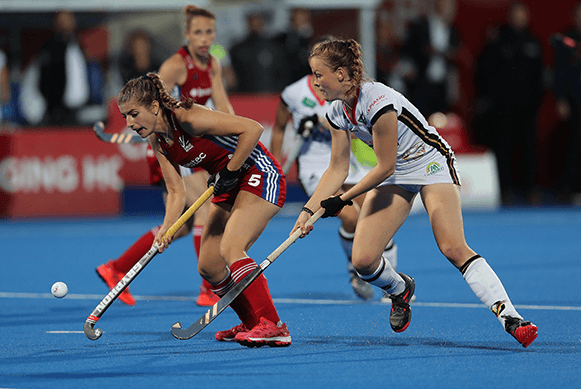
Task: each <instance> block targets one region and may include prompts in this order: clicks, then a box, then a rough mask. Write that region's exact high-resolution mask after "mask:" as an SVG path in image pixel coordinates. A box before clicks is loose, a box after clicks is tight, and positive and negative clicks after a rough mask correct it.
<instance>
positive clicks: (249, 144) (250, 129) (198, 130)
mask: <svg viewBox="0 0 581 389" xmlns="http://www.w3.org/2000/svg"><path fill="white" fill-rule="evenodd" d="M176 115H177V118H178V120H179V121H180V123H181V124H182V128H183V129H184V131H186V132H188V133H189V134H190V135H192V136H200V135H204V134H207V135H215V136H237V137H238V146H237V147H236V150H235V152H234V155H233V156H232V159H230V162H229V163H228V169H229V170H231V171H234V170H238V169H240V168H241V167H242V165H243V164H244V162H245V161H246V159H247V158H248V157H249V156H250V153H251V152H252V151H253V150H254V148H255V147H256V145H257V143H258V140H259V139H260V136H261V135H262V132H263V131H264V128H263V127H262V125H261V124H260V123H258V122H257V121H255V120H252V119H248V118H245V117H242V116H236V115H230V114H226V113H223V112H219V111H214V110H212V109H211V108H208V107H205V106H203V105H199V104H194V105H193V106H192V108H190V109H189V110H184V109H179V110H177V111H176Z"/></svg>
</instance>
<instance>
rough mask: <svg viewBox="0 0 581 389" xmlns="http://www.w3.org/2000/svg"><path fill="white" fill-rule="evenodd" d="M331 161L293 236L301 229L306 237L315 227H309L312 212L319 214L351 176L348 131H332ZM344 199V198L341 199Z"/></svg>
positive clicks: (301, 214) (298, 220)
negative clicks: (322, 203) (324, 203)
mask: <svg viewBox="0 0 581 389" xmlns="http://www.w3.org/2000/svg"><path fill="white" fill-rule="evenodd" d="M331 137H332V143H331V161H330V163H329V167H328V168H327V170H325V173H323V175H322V176H321V180H320V181H319V184H318V185H317V189H315V192H314V193H313V195H312V196H311V198H310V199H309V201H307V203H306V204H305V208H307V209H308V212H301V213H300V214H299V217H298V218H297V221H296V222H295V225H294V227H293V229H292V230H291V235H292V234H293V233H294V232H295V231H296V230H297V229H299V228H300V229H301V231H302V235H301V237H304V236H306V235H307V234H308V233H309V232H310V231H311V230H312V229H313V226H312V225H311V226H307V224H306V223H307V220H309V219H310V217H311V215H310V212H313V213H315V212H317V211H318V210H319V208H321V201H322V200H325V199H327V198H329V197H331V196H333V195H335V193H337V191H338V190H339V189H340V188H341V186H342V185H343V183H344V182H345V179H346V178H347V176H348V175H349V160H350V158H351V134H350V133H349V132H348V131H341V130H336V129H332V130H331ZM341 198H343V197H341Z"/></svg>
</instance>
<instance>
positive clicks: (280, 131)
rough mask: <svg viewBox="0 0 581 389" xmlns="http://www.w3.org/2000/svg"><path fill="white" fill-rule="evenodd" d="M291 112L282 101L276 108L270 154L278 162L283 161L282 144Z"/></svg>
mask: <svg viewBox="0 0 581 389" xmlns="http://www.w3.org/2000/svg"><path fill="white" fill-rule="evenodd" d="M291 116H292V114H291V112H290V111H289V109H288V107H287V106H286V104H285V103H284V102H283V101H282V100H281V101H280V102H279V103H278V107H277V108H276V118H275V120H274V127H273V129H272V138H271V140H270V147H269V150H270V152H271V153H272V154H273V155H274V157H275V158H276V159H277V160H278V161H282V142H283V139H284V131H285V129H286V125H287V123H288V122H289V120H290V119H291Z"/></svg>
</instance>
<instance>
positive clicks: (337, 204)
mask: <svg viewBox="0 0 581 389" xmlns="http://www.w3.org/2000/svg"><path fill="white" fill-rule="evenodd" d="M346 205H353V201H351V200H349V201H343V200H341V197H339V196H335V197H329V198H328V199H326V200H323V201H321V207H323V208H325V213H324V214H323V216H321V217H322V218H326V217H329V216H337V215H338V214H339V213H340V212H341V210H342V209H343V207H344V206H346Z"/></svg>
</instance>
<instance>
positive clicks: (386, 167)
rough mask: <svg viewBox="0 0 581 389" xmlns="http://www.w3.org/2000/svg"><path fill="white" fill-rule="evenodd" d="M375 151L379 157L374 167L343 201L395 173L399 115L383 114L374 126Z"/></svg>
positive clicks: (392, 113) (343, 197)
mask: <svg viewBox="0 0 581 389" xmlns="http://www.w3.org/2000/svg"><path fill="white" fill-rule="evenodd" d="M373 149H374V150H375V155H376V156H377V165H376V166H374V167H373V168H372V169H371V170H370V171H369V173H367V175H365V177H363V179H362V180H361V181H359V182H358V183H357V184H356V185H355V186H353V187H352V188H351V189H349V190H348V191H347V192H345V193H344V194H342V195H341V199H343V200H345V201H348V200H352V199H354V198H355V197H357V196H359V195H360V194H363V193H366V192H368V191H369V190H371V189H373V188H375V187H376V186H377V185H379V184H381V183H382V182H383V181H385V180H386V179H387V178H388V177H389V176H391V175H392V174H393V173H394V171H395V162H396V159H397V114H396V112H395V111H391V112H387V113H385V114H383V115H382V116H381V117H380V118H379V119H378V120H377V122H375V124H374V125H373Z"/></svg>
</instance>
